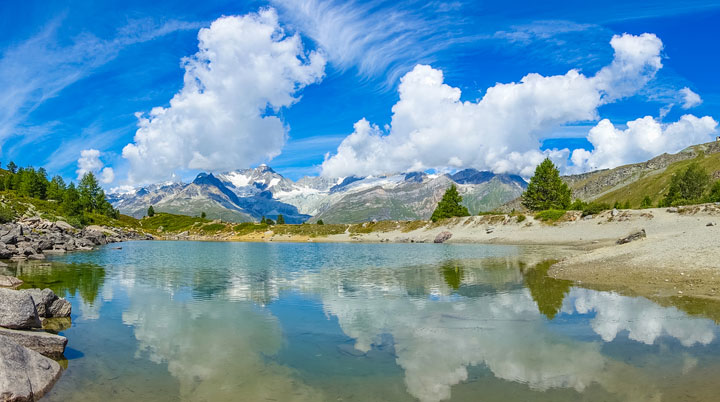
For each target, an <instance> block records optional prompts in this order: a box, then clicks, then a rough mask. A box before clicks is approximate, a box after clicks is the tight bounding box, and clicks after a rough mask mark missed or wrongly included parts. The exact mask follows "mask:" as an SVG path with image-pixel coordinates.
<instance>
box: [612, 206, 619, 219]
mask: <svg viewBox="0 0 720 402" xmlns="http://www.w3.org/2000/svg"><path fill="white" fill-rule="evenodd" d="M619 213H620V211H618V210H617V208H613V210H612V211H611V212H610V214H611V215H612V216H613V217H615V216H617V215H618V214H619Z"/></svg>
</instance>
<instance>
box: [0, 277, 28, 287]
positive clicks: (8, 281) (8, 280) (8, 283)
mask: <svg viewBox="0 0 720 402" xmlns="http://www.w3.org/2000/svg"><path fill="white" fill-rule="evenodd" d="M22 284H23V281H21V280H20V279H18V278H16V277H14V276H7V275H0V287H3V288H16V287H18V286H20V285H22Z"/></svg>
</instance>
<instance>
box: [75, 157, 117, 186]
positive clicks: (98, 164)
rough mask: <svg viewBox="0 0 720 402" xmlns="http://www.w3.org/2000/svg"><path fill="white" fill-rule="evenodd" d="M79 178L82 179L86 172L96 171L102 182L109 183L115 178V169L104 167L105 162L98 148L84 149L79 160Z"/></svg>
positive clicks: (77, 171)
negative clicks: (101, 158)
mask: <svg viewBox="0 0 720 402" xmlns="http://www.w3.org/2000/svg"><path fill="white" fill-rule="evenodd" d="M77 166H78V167H77V170H75V173H77V179H78V180H80V179H81V178H82V177H83V176H84V175H85V173H91V172H92V173H95V174H97V175H98V179H99V180H100V182H101V183H104V184H108V183H112V182H113V181H114V180H115V171H114V170H113V168H111V167H104V166H105V164H104V163H103V161H101V160H100V151H99V150H97V149H84V150H82V151H81V152H80V158H79V159H78V161H77Z"/></svg>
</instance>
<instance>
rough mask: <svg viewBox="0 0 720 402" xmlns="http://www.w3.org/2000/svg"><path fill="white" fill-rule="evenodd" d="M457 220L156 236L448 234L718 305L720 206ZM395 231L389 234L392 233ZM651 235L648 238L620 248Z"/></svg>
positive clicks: (353, 238) (275, 238) (609, 281)
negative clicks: (541, 253)
mask: <svg viewBox="0 0 720 402" xmlns="http://www.w3.org/2000/svg"><path fill="white" fill-rule="evenodd" d="M518 220H519V219H518V217H517V216H512V215H484V216H470V217H463V218H452V219H448V220H445V221H442V222H439V223H431V222H428V223H426V224H425V225H424V226H422V227H418V228H414V229H413V230H408V231H403V230H401V229H405V228H406V226H403V225H402V224H401V223H400V222H397V225H396V227H393V225H392V222H390V223H389V224H385V226H384V230H378V231H370V232H369V233H350V232H349V231H346V232H345V233H341V234H330V235H326V236H317V237H313V236H309V235H293V234H275V233H274V232H273V231H272V228H270V229H269V230H268V231H265V232H253V233H250V234H246V235H242V236H177V235H170V236H162V237H160V236H158V237H156V239H158V240H197V241H231V242H233V241H234V242H291V243H302V242H317V243H433V242H434V240H435V238H436V237H437V236H438V235H439V234H440V233H443V232H449V233H450V234H451V237H450V238H449V239H447V240H446V241H445V242H446V243H449V244H453V243H454V244H490V245H492V244H497V245H516V246H564V247H570V248H572V249H574V250H576V251H578V252H577V253H573V255H572V256H570V257H566V258H564V259H562V260H561V261H560V262H558V263H557V264H555V265H553V266H552V267H551V268H550V270H549V271H548V275H549V276H550V277H553V278H556V279H566V280H571V281H573V282H575V283H577V284H582V285H583V286H586V287H587V286H592V287H601V288H604V289H607V290H615V291H619V292H625V293H632V294H636V295H642V296H645V297H649V298H656V297H662V298H666V297H671V296H672V297H696V298H704V299H708V300H713V301H720V248H718V245H719V244H720V206H719V205H716V204H702V205H693V206H686V207H679V208H667V209H666V208H651V209H642V210H612V211H605V212H603V213H600V214H597V215H594V216H589V217H582V216H581V213H580V212H577V211H570V212H568V213H567V214H566V215H565V216H564V217H563V218H561V219H560V220H558V221H557V222H555V223H545V222H541V221H539V220H536V219H535V218H533V217H532V216H527V217H526V218H525V219H524V220H522V221H520V222H518ZM388 225H389V226H388ZM640 230H645V232H646V234H647V237H646V238H643V239H640V240H637V241H633V242H630V243H628V244H622V245H618V244H616V242H617V240H619V239H621V238H624V237H626V236H628V235H630V234H632V233H636V232H639V231H640Z"/></svg>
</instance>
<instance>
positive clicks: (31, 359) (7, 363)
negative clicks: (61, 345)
mask: <svg viewBox="0 0 720 402" xmlns="http://www.w3.org/2000/svg"><path fill="white" fill-rule="evenodd" d="M61 373H62V370H61V368H60V365H59V364H58V363H57V362H55V361H53V360H51V359H48V358H47V357H45V356H43V355H41V354H40V353H37V352H34V351H32V350H30V349H28V348H26V347H24V346H21V345H18V344H17V343H15V342H12V341H10V340H8V339H6V338H4V337H0V400H3V401H13V402H15V401H18V402H19V401H35V400H38V399H40V398H41V397H42V396H43V395H45V393H47V392H48V391H49V390H50V388H52V386H53V385H54V384H55V381H57V379H58V378H60V374H61Z"/></svg>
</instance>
